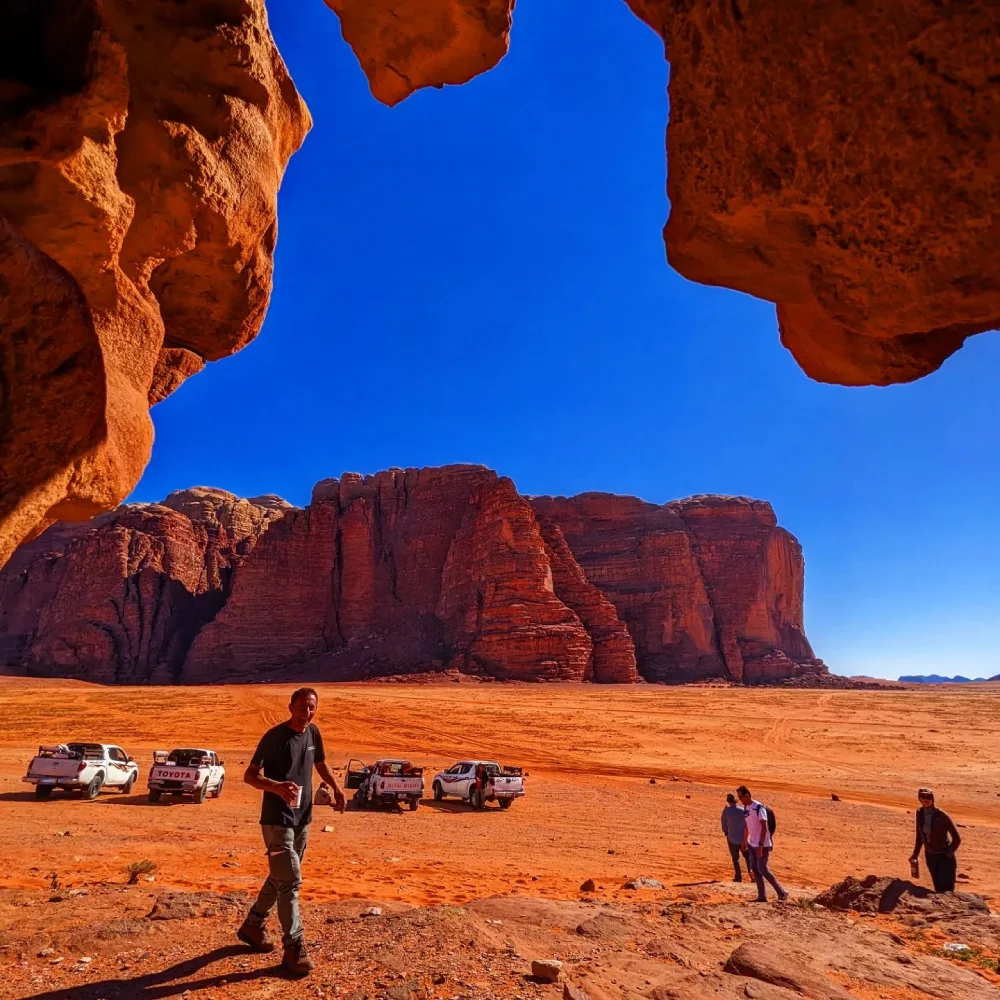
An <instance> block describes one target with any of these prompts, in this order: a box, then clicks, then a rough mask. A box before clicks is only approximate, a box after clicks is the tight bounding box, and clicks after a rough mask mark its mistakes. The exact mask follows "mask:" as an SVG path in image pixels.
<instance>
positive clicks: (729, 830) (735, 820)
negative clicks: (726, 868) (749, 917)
mask: <svg viewBox="0 0 1000 1000" xmlns="http://www.w3.org/2000/svg"><path fill="white" fill-rule="evenodd" d="M726 802H727V803H728V804H727V805H726V808H725V809H723V810H722V832H723V833H724V834H725V835H726V843H727V844H728V845H729V854H730V856H731V857H732V859H733V873H734V874H733V881H734V882H742V881H743V870H742V869H741V868H740V855H741V854H742V855H743V860H744V861H745V862H746V865H747V872H748V873H749V875H750V877H751V878H753V870H752V869H751V868H750V858H749V856H748V854H747V852H746V850H745V849H744V847H743V834H744V832H745V830H746V819H747V812H746V810H745V809H744V808H743V806H741V805H740V804H739V803H738V802H737V801H736V796H735V795H733V793H732V792H730V793H729V794H728V795H727V796H726Z"/></svg>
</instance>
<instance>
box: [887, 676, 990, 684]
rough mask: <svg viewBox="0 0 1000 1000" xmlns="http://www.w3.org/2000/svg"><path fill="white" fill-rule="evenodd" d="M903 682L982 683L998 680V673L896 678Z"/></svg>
mask: <svg viewBox="0 0 1000 1000" xmlns="http://www.w3.org/2000/svg"><path fill="white" fill-rule="evenodd" d="M897 680H899V681H900V682H901V683H903V684H982V683H984V682H986V681H1000V674H996V675H995V676H993V677H962V675H961V674H958V675H956V676H955V677H942V676H941V674H907V675H906V676H904V677H899V678H897Z"/></svg>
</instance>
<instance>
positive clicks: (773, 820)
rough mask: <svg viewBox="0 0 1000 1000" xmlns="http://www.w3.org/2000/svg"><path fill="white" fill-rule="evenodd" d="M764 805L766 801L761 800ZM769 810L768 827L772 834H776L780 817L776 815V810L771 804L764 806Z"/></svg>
mask: <svg viewBox="0 0 1000 1000" xmlns="http://www.w3.org/2000/svg"><path fill="white" fill-rule="evenodd" d="M761 805H762V806H764V803H763V802H761ZM764 808H765V809H766V810H767V829H768V832H769V833H770V834H771V836H772V837H773V836H774V831H775V830H777V829H778V818H777V817H776V816H775V815H774V810H773V809H772V808H771V807H770V806H764Z"/></svg>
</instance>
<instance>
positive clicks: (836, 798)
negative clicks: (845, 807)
mask: <svg viewBox="0 0 1000 1000" xmlns="http://www.w3.org/2000/svg"><path fill="white" fill-rule="evenodd" d="M830 798H831V799H833V801H834V802H839V801H840V796H839V795H838V794H837V793H836V792H832V793H831V794H830Z"/></svg>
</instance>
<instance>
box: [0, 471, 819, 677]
mask: <svg viewBox="0 0 1000 1000" xmlns="http://www.w3.org/2000/svg"><path fill="white" fill-rule="evenodd" d="M802 585H803V564H802V556H801V551H800V549H799V546H798V544H797V543H796V542H795V540H794V538H792V536H791V535H789V534H788V533H787V532H785V531H784V530H783V529H781V528H779V527H777V525H776V523H775V519H774V514H773V512H772V511H771V508H770V506H769V505H768V504H766V503H763V502H761V501H753V500H747V499H745V498H739V497H737V498H730V497H694V498H691V499H689V500H682V501H677V502H676V503H673V504H666V505H663V506H656V505H654V504H647V503H643V502H642V501H640V500H636V499H634V498H630V497H615V496H612V495H610V494H584V495H582V496H580V497H574V498H565V497H559V498H549V497H541V498H535V499H533V500H528V499H526V498H524V497H522V496H520V495H519V494H518V493H517V491H516V489H515V488H514V485H513V483H512V482H511V481H510V480H509V479H506V478H502V477H499V476H497V474H496V473H495V472H492V471H490V470H489V469H485V468H483V467H481V466H461V465H458V466H446V467H444V468H439V469H407V470H401V469H391V470H389V471H387V472H380V473H378V474H376V475H373V476H365V477H362V476H359V475H357V474H353V473H348V474H345V475H344V476H342V477H341V478H340V479H328V480H323V481H322V482H320V483H317V485H316V487H315V488H314V490H313V497H312V502H311V503H310V504H309V506H308V507H306V508H305V509H298V508H293V507H290V506H288V505H287V504H284V503H283V502H282V501H280V500H278V499H277V498H273V497H272V498H266V497H265V498H256V499H254V500H238V499H237V498H236V497H233V496H232V495H230V494H227V493H224V492H222V491H218V490H208V489H204V488H200V489H194V490H186V491H182V492H180V493H175V494H172V495H171V496H170V497H168V498H167V499H166V500H165V501H164V502H163V503H162V504H149V505H132V506H127V507H123V508H120V509H119V510H118V511H115V512H113V513H109V514H104V515H101V516H100V517H99V518H97V519H96V520H95V521H93V522H91V523H89V524H65V523H59V524H56V525H53V526H52V527H51V528H49V529H48V530H47V531H46V532H44V533H43V534H42V535H41V536H40V537H39V538H37V539H35V540H34V541H32V542H30V543H27V544H26V545H24V546H22V547H21V549H19V550H18V551H17V553H15V556H14V557H13V558H12V559H11V561H10V563H9V564H8V566H7V567H6V568H5V569H4V570H3V571H2V572H0V663H4V664H7V665H10V666H13V667H14V668H15V669H18V670H21V671H24V672H28V673H33V674H54V675H65V676H72V677H81V678H86V679H90V680H99V681H107V682H171V681H183V682H187V683H206V682H212V681H220V680H274V679H288V678H299V677H302V678H306V677H308V678H311V679H315V680H320V679H325V680H353V679H361V678H366V677H378V676H386V675H394V674H410V673H414V674H416V673H420V674H426V673H434V672H439V671H445V670H451V671H455V670H457V671H460V672H462V673H465V674H471V675H477V676H481V677H488V678H497V679H521V680H567V681H579V680H594V681H597V682H604V683H615V682H617V683H622V682H625V683H627V682H632V681H636V680H638V679H640V678H645V679H647V680H652V681H666V682H678V681H684V680H695V679H700V678H711V677H719V678H725V679H729V680H733V681H737V682H739V681H743V682H747V683H759V682H763V681H775V680H782V679H786V678H797V679H802V678H806V679H808V678H822V677H823V676H824V674H825V668H824V667H823V666H822V663H821V661H819V660H816V659H815V658H814V657H813V655H812V651H811V649H810V648H809V644H808V642H807V641H806V639H805V636H804V634H803V632H802Z"/></svg>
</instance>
